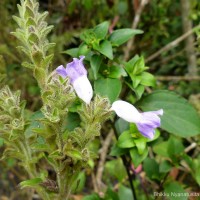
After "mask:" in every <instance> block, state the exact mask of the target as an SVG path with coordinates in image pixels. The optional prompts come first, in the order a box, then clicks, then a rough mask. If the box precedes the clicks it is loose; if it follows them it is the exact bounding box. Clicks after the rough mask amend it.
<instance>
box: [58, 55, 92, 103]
mask: <svg viewBox="0 0 200 200" xmlns="http://www.w3.org/2000/svg"><path fill="white" fill-rule="evenodd" d="M84 58H85V56H80V59H78V58H73V61H72V62H70V63H68V64H67V67H66V68H64V67H63V65H61V66H59V67H57V68H56V72H57V73H58V74H59V75H61V76H62V77H63V78H66V77H67V76H68V77H69V79H70V82H71V84H72V85H73V87H74V89H75V91H76V94H77V95H78V97H79V98H81V99H82V100H83V101H84V102H85V103H87V104H89V103H90V101H91V99H92V96H93V90H92V86H91V84H90V82H89V80H88V78H87V71H86V69H85V67H84V65H83V59H84Z"/></svg>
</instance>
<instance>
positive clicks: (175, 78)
mask: <svg viewBox="0 0 200 200" xmlns="http://www.w3.org/2000/svg"><path fill="white" fill-rule="evenodd" d="M156 79H157V80H159V81H200V76H156Z"/></svg>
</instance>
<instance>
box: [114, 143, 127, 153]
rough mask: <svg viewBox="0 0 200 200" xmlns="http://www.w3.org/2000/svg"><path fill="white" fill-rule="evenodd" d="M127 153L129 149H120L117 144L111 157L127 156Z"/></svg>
mask: <svg viewBox="0 0 200 200" xmlns="http://www.w3.org/2000/svg"><path fill="white" fill-rule="evenodd" d="M127 152H128V149H122V148H119V147H118V146H117V144H116V145H114V146H112V148H111V152H110V155H111V156H121V155H124V154H127Z"/></svg>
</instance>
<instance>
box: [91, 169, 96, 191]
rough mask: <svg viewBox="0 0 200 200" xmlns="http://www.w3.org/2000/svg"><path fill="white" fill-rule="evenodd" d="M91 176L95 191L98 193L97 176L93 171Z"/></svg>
mask: <svg viewBox="0 0 200 200" xmlns="http://www.w3.org/2000/svg"><path fill="white" fill-rule="evenodd" d="M91 178H92V184H93V187H94V191H95V192H97V193H98V186H97V182H96V177H95V175H94V173H93V172H92V174H91Z"/></svg>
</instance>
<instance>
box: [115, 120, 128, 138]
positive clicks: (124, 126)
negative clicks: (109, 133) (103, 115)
mask: <svg viewBox="0 0 200 200" xmlns="http://www.w3.org/2000/svg"><path fill="white" fill-rule="evenodd" d="M115 128H116V130H117V133H118V135H120V134H121V133H123V132H124V131H126V130H128V129H129V123H128V122H127V121H125V120H123V119H122V118H119V119H118V120H117V121H116V122H115Z"/></svg>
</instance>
